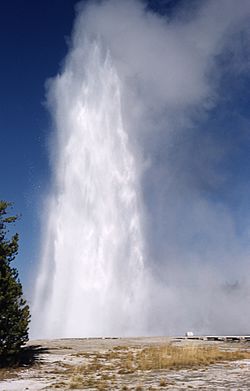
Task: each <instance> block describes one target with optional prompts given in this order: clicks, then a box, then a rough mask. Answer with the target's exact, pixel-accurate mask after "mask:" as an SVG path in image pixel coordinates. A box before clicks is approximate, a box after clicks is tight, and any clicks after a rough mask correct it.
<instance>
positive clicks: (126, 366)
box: [0, 337, 250, 391]
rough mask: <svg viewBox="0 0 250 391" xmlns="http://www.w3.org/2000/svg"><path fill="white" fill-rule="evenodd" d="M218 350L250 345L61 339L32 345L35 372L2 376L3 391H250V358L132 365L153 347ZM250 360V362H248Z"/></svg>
mask: <svg viewBox="0 0 250 391" xmlns="http://www.w3.org/2000/svg"><path fill="white" fill-rule="evenodd" d="M169 343H171V344H174V345H177V346H186V345H187V344H188V346H190V347H196V346H197V345H198V346H216V347H219V349H221V350H222V351H225V350H226V351H232V352H234V351H238V350H240V351H246V352H248V353H250V344H249V342H234V343H229V342H207V341H196V340H192V341H189V340H185V339H184V340H183V339H182V340H179V339H174V338H166V337H153V338H129V339H127V338H119V339H118V338H110V339H101V338H100V339H98V338H97V339H61V340H37V341H31V342H30V343H29V345H30V346H34V347H35V346H36V347H39V351H40V353H39V355H38V358H37V360H36V362H35V363H34V364H33V365H32V366H31V367H29V366H27V367H23V368H20V369H18V370H17V369H16V370H15V369H10V370H1V371H0V379H1V380H0V391H22V390H33V391H35V390H61V391H62V390H69V389H78V390H93V391H94V390H99V391H101V390H111V391H112V390H114V391H115V390H123V391H125V390H134V391H142V390H145V391H146V390H147V391H149V390H151V391H153V390H173V391H174V390H192V389H193V390H250V358H247V359H242V360H236V361H222V362H220V361H219V362H215V363H211V364H210V365H205V364H204V365H195V366H192V367H190V368H182V369H178V370H177V369H176V368H174V366H173V368H172V369H155V367H154V369H149V370H145V369H144V368H143V369H138V368H134V367H133V363H132V361H131V360H132V359H131V358H133V357H137V356H136V354H138V352H139V353H140V352H141V351H143V349H147V348H148V347H154V346H156V347H157V346H161V345H162V344H169ZM249 357H250V356H249Z"/></svg>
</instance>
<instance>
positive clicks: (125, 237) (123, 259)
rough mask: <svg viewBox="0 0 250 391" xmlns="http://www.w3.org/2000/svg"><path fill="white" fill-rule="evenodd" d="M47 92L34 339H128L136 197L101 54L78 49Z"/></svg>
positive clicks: (110, 71)
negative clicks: (48, 178)
mask: <svg viewBox="0 0 250 391" xmlns="http://www.w3.org/2000/svg"><path fill="white" fill-rule="evenodd" d="M50 92H51V94H50V98H49V99H50V103H51V105H52V107H53V108H54V109H55V110H54V118H55V121H56V124H55V126H56V129H57V133H56V140H54V148H55V150H56V152H55V153H56V164H55V167H54V169H55V175H54V177H53V191H52V194H51V196H50V200H49V207H48V221H49V223H48V226H47V232H46V236H45V238H44V252H43V254H42V258H43V260H42V269H41V272H40V275H39V280H38V282H37V292H36V295H37V297H36V301H35V308H34V312H35V313H36V311H39V312H40V311H42V313H43V314H44V319H43V324H40V325H39V326H38V325H36V326H35V327H36V332H37V333H38V334H42V335H43V336H48V337H53V336H54V337H55V336H98V335H99V336H100V335H107V334H112V335H123V334H124V333H126V334H129V333H130V332H131V333H132V330H133V333H134V331H135V330H136V329H137V325H138V324H140V325H141V324H142V313H141V310H140V305H139V304H140V300H141V296H142V290H141V283H142V275H143V240H142V233H141V223H140V213H139V199H138V194H139V191H138V189H137V186H138V184H137V182H138V181H137V172H136V168H135V162H134V158H133V155H132V153H131V151H130V147H129V140H128V136H127V133H126V129H125V128H124V124H123V120H122V115H121V98H120V94H121V85H120V81H119V78H118V76H117V73H116V70H115V69H114V67H113V65H112V59H111V58H110V55H109V53H108V51H107V50H105V49H103V48H102V46H101V44H100V42H98V40H95V41H93V42H90V41H88V40H86V41H85V42H84V43H83V44H82V47H81V48H80V49H79V48H78V49H76V50H73V51H72V53H71V55H70V57H69V58H68V60H67V63H66V66H65V70H64V72H63V73H62V75H61V76H59V77H57V78H56V79H55V80H53V81H52V82H51V85H50ZM55 145H56V146H55ZM139 319H140V322H138V320H139ZM39 329H40V330H39ZM137 331H138V332H139V329H138V330H137Z"/></svg>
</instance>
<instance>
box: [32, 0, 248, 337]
mask: <svg viewBox="0 0 250 391" xmlns="http://www.w3.org/2000/svg"><path fill="white" fill-rule="evenodd" d="M170 3H171V4H172V3H173V2H170ZM178 4H181V5H182V6H180V7H176V8H175V7H174V6H173V8H172V10H171V13H170V14H169V15H170V16H168V15H159V14H157V13H156V12H152V10H151V11H150V9H149V8H148V7H147V2H146V1H145V2H142V1H139V0H126V1H123V0H107V1H97V2H88V4H87V5H86V2H83V3H80V4H79V5H78V8H77V17H76V21H75V25H74V30H73V34H72V40H71V46H70V47H69V53H68V55H67V57H66V60H65V64H64V66H63V69H62V72H61V74H60V75H58V76H57V77H55V78H54V79H52V80H51V81H50V82H49V83H48V104H49V108H50V111H51V114H52V118H53V121H54V124H53V129H54V136H53V139H52V142H51V161H52V181H51V183H52V184H51V191H50V193H49V195H48V197H47V200H46V202H45V213H44V223H43V225H42V227H43V238H42V254H41V267H40V270H39V273H38V279H37V282H36V293H35V299H34V309H33V324H32V328H33V330H34V332H33V334H34V335H35V336H50V337H52V336H53V337H63V336H68V337H74V336H82V337H84V336H99V335H101V336H103V335H129V334H130V335H131V334H133V335H139V334H144V335H145V334H158V335H159V334H183V333H184V332H185V331H187V330H193V331H194V332H195V333H209V334H212V333H222V334H223V333H229V334H233V333H236V334H237V333H248V332H249V331H248V330H247V329H248V328H249V322H250V317H249V313H246V311H245V308H247V306H248V302H249V298H250V285H249V281H248V279H247V276H248V275H249V272H250V270H249V255H250V245H249V228H248V226H249V217H250V215H249V213H248V212H247V211H248V210H249V206H248V199H247V197H243V195H244V194H249V191H250V185H249V179H248V175H247V177H246V176H244V172H245V171H246V170H245V171H244V170H238V171H237V170H236V168H237V164H239V163H237V159H238V158H237V150H239V151H243V149H244V148H243V147H242V146H243V145H249V139H248V138H247V137H248V136H247V132H246V128H247V127H248V128H249V122H250V120H249V118H248V117H247V116H245V118H242V117H241V118H239V116H238V115H236V114H235V113H236V112H237V107H238V106H239V98H238V96H239V91H240V85H244V83H245V80H246V79H247V77H249V69H250V66H249V61H248V59H249V45H247V44H246V43H248V42H250V33H249V27H248V26H249V23H250V3H249V1H248V0H242V1H241V6H240V7H239V6H238V5H237V4H236V2H235V1H234V0H220V1H217V0H208V1H203V2H196V1H190V2H188V6H186V5H185V4H186V3H185V2H178ZM177 11H178V12H177ZM243 64H244V66H243ZM246 75H247V76H246ZM232 80H235V82H234V83H235V84H233V82H232ZM238 80H240V81H241V83H238ZM248 82H249V80H248ZM235 85H237V86H238V87H237V88H239V91H238V92H237V93H234V91H235V90H234V88H235ZM232 96H233V97H234V98H235V100H236V102H235V103H236V104H235V105H233V107H230V99H231V97H232ZM237 102H238V103H237ZM237 105H238V106H237ZM246 124H247V125H246ZM233 128H234V129H233ZM235 129H237V131H236V130H235ZM236 133H237V134H236ZM231 136H232V137H231ZM235 142H237V143H238V144H237V146H236V144H235ZM243 152H244V151H243ZM247 153H248V152H247ZM245 156H246V153H245ZM247 156H249V153H248V155H247ZM244 164H245V166H246V167H247V166H249V158H247V157H245V160H244V161H243V160H242V161H241V165H242V166H241V167H242V168H243V165H244ZM238 173H239V175H238ZM236 204H237V205H242V207H241V209H240V208H238V207H236V206H235V205H236Z"/></svg>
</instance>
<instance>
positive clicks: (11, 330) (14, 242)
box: [0, 201, 30, 365]
mask: <svg viewBox="0 0 250 391" xmlns="http://www.w3.org/2000/svg"><path fill="white" fill-rule="evenodd" d="M10 206H11V203H9V202H6V201H0V365H1V364H2V365H4V364H6V363H8V362H12V361H13V360H16V359H17V357H18V354H19V353H20V351H21V348H22V346H23V345H24V343H25V342H27V340H28V326H29V321H30V312H29V306H28V305H27V303H26V300H25V299H24V298H23V291H22V285H21V283H20V281H19V278H18V271H17V269H16V268H14V267H12V265H11V262H12V261H13V260H14V258H15V256H16V255H17V253H18V234H17V233H16V234H14V235H13V236H12V237H11V238H8V237H7V236H8V232H9V231H8V229H7V226H8V224H11V223H14V222H15V221H16V220H17V216H8V210H7V209H8V208H9V207H10Z"/></svg>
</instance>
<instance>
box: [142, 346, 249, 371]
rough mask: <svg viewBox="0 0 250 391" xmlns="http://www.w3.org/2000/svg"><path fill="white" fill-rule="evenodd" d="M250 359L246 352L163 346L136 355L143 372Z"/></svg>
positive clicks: (212, 347) (210, 347) (147, 349)
mask: <svg viewBox="0 0 250 391" xmlns="http://www.w3.org/2000/svg"><path fill="white" fill-rule="evenodd" d="M244 358H250V353H249V352H245V351H225V350H220V349H219V348H218V347H215V346H207V347H202V346H188V345H187V346H175V345H171V344H168V345H162V346H155V347H148V348H145V349H143V350H142V351H140V352H138V353H137V354H136V357H135V360H136V367H137V369H139V370H142V371H149V370H161V369H181V368H190V367H198V366H206V365H211V364H214V363H216V362H221V361H233V360H241V359H244Z"/></svg>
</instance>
